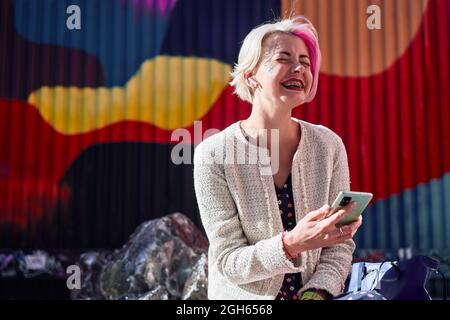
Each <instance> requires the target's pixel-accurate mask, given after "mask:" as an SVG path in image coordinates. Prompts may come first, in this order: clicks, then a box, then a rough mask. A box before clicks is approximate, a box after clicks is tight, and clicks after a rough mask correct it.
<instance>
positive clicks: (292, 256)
mask: <svg viewBox="0 0 450 320" xmlns="http://www.w3.org/2000/svg"><path fill="white" fill-rule="evenodd" d="M281 242H282V244H283V250H284V253H285V254H286V256H287V257H288V258H289V259H291V260H294V259H295V258H296V257H297V255H296V254H294V253H293V252H294V250H293V249H292V248H291V246H288V245H287V243H286V232H284V230H283V231H282V232H281Z"/></svg>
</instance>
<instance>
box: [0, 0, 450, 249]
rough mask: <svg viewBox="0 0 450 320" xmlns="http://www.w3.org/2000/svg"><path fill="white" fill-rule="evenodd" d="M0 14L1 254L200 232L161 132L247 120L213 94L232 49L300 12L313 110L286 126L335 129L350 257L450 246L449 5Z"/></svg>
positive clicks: (323, 0) (134, 6)
mask: <svg viewBox="0 0 450 320" xmlns="http://www.w3.org/2000/svg"><path fill="white" fill-rule="evenodd" d="M71 5H75V6H76V7H71V8H69V7H70V6H71ZM370 5H377V6H378V8H379V9H380V11H379V13H380V16H379V18H380V21H379V22H380V25H381V29H374V30H370V29H368V27H367V21H368V19H369V21H372V22H375V23H376V22H378V21H377V20H376V19H375V18H376V13H375V15H374V13H370V12H369V13H367V9H368V7H369V6H370ZM372 8H373V7H372ZM375 9H376V8H375ZM0 10H1V12H0V19H1V20H0V26H1V29H0V47H1V50H0V70H1V73H0V226H1V227H0V229H1V230H0V231H1V232H0V248H18V247H28V248H30V247H40V248H87V247H89V248H94V247H118V246H120V245H121V244H122V243H123V242H124V241H125V240H126V239H127V237H128V236H129V235H130V234H131V232H132V231H133V230H134V229H135V227H136V226H137V225H138V224H139V223H140V222H142V221H145V220H148V219H151V218H155V217H159V216H162V215H166V214H169V213H172V212H175V211H179V212H182V213H184V214H186V215H187V216H188V217H190V218H191V219H193V220H194V222H195V223H197V225H199V226H200V221H199V218H198V209H197V207H196V204H195V198H194V193H193V186H192V166H191V165H190V164H184V165H176V164H174V163H173V162H172V161H171V152H172V148H173V146H174V144H175V143H176V142H174V141H172V139H171V134H172V133H173V131H174V130H175V129H177V128H185V129H186V130H187V131H186V132H188V133H189V134H190V135H191V137H192V138H193V139H196V142H198V141H199V139H200V138H199V136H198V133H203V132H204V131H205V130H206V129H208V128H217V129H223V128H225V127H226V126H227V125H229V124H231V123H233V122H235V121H237V120H239V119H242V118H244V117H246V116H247V115H248V114H249V112H250V106H249V105H248V104H246V103H243V102H240V101H238V100H237V99H236V97H235V96H233V95H232V90H231V89H230V87H229V86H228V84H227V82H228V80H229V72H230V70H231V68H232V66H233V63H234V62H235V61H236V59H237V54H238V51H239V45H240V43H241V41H242V40H243V38H244V37H245V35H246V34H247V33H248V32H249V31H250V30H251V28H253V27H255V26H256V25H258V24H260V23H262V22H264V21H267V20H270V19H272V18H273V17H275V16H278V15H279V14H280V13H283V14H285V15H288V14H290V13H297V14H298V13H301V14H304V15H306V16H307V17H309V18H310V19H311V20H312V22H313V23H314V24H315V25H316V26H317V29H318V31H319V37H320V42H321V48H322V53H323V58H324V60H323V66H322V69H321V70H322V72H321V75H320V82H319V90H318V93H317V98H316V99H315V100H314V101H313V102H312V103H310V104H309V105H308V106H303V107H301V108H298V109H296V110H295V113H294V115H295V116H297V117H300V118H302V119H305V120H306V121H310V122H313V123H320V124H323V125H325V126H328V127H329V128H331V129H332V130H334V131H336V132H337V133H338V134H339V135H340V136H341V137H342V138H343V140H344V142H345V144H346V147H347V151H348V155H349V163H350V169H351V178H352V189H353V190H364V191H370V192H373V193H374V194H375V199H374V202H373V205H372V206H371V207H370V208H369V210H368V212H366V213H365V214H364V226H363V227H362V230H361V231H360V232H359V233H358V236H357V242H358V246H359V248H360V249H365V248H366V249H382V250H388V251H394V252H395V251H396V250H397V249H398V248H403V247H412V248H413V249H417V250H431V249H436V250H438V251H439V252H446V251H448V250H449V247H450V246H449V244H450V243H449V241H450V240H449V236H450V175H449V172H450V134H449V133H450V129H449V128H450V126H449V125H450V93H449V92H450V90H449V89H450V81H449V74H450V66H449V61H448V60H449V41H450V22H449V16H450V4H449V1H447V0H429V1H425V0H398V1H380V0H371V1H368V0H367V1H366V0H299V1H284V0H283V1H281V2H280V1H276V0H253V1H250V0H248V1H238V0H227V1H219V0H214V1H210V0H195V1H194V0H159V1H158V0H141V1H139V0H128V1H127V0H115V1H113V0H111V1H103V0H89V1H87V0H71V1H66V0H60V1H55V0H34V1H27V0H16V1H13V0H7V1H2V2H1V4H0ZM77 17H78V18H79V17H81V18H79V19H78V20H77ZM371 19H375V20H371ZM77 23H79V24H80V25H79V27H80V29H77ZM71 28H72V29H71ZM195 120H202V123H201V126H202V127H201V128H196V127H195V126H194V121H195ZM186 143H187V144H188V145H189V148H188V149H187V150H190V154H188V158H189V157H190V156H192V140H189V141H186ZM188 153H189V152H188Z"/></svg>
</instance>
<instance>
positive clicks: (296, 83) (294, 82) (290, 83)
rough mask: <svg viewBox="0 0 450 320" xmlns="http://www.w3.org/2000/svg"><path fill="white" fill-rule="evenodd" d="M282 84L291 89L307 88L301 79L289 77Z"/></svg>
mask: <svg viewBox="0 0 450 320" xmlns="http://www.w3.org/2000/svg"><path fill="white" fill-rule="evenodd" d="M281 85H282V86H283V87H285V88H286V89H289V90H295V91H301V90H304V89H305V83H304V82H303V81H302V80H299V79H289V80H287V81H284V82H282V83H281Z"/></svg>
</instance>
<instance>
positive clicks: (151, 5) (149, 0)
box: [131, 0, 176, 15]
mask: <svg viewBox="0 0 450 320" xmlns="http://www.w3.org/2000/svg"><path fill="white" fill-rule="evenodd" d="M131 3H132V4H133V5H134V6H135V7H136V9H150V10H152V11H156V12H158V13H161V14H162V15H167V14H168V13H169V12H170V11H172V8H173V6H174V5H175V3H176V0H131Z"/></svg>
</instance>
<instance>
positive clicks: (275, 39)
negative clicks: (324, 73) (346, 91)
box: [253, 33, 313, 108]
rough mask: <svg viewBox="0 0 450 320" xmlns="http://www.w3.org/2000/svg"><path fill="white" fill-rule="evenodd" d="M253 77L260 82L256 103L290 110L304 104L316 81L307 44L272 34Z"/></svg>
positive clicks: (298, 39) (300, 40) (293, 37)
mask: <svg viewBox="0 0 450 320" xmlns="http://www.w3.org/2000/svg"><path fill="white" fill-rule="evenodd" d="M253 77H254V79H255V80H256V81H257V83H258V85H257V87H256V89H255V90H254V95H253V101H255V99H260V100H261V101H262V102H268V103H275V105H284V106H286V107H289V108H294V107H296V106H298V105H301V104H303V103H304V101H305V98H306V96H307V94H308V92H309V90H310V89H311V86H312V81H313V79H312V72H311V61H310V59H309V54H308V49H307V47H306V45H305V43H304V41H303V40H302V39H301V38H299V37H297V36H295V35H290V34H286V33H274V34H271V35H269V36H268V37H267V38H266V39H265V40H264V42H263V46H262V55H261V61H260V62H259V65H258V67H257V71H256V73H254V76H253Z"/></svg>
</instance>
